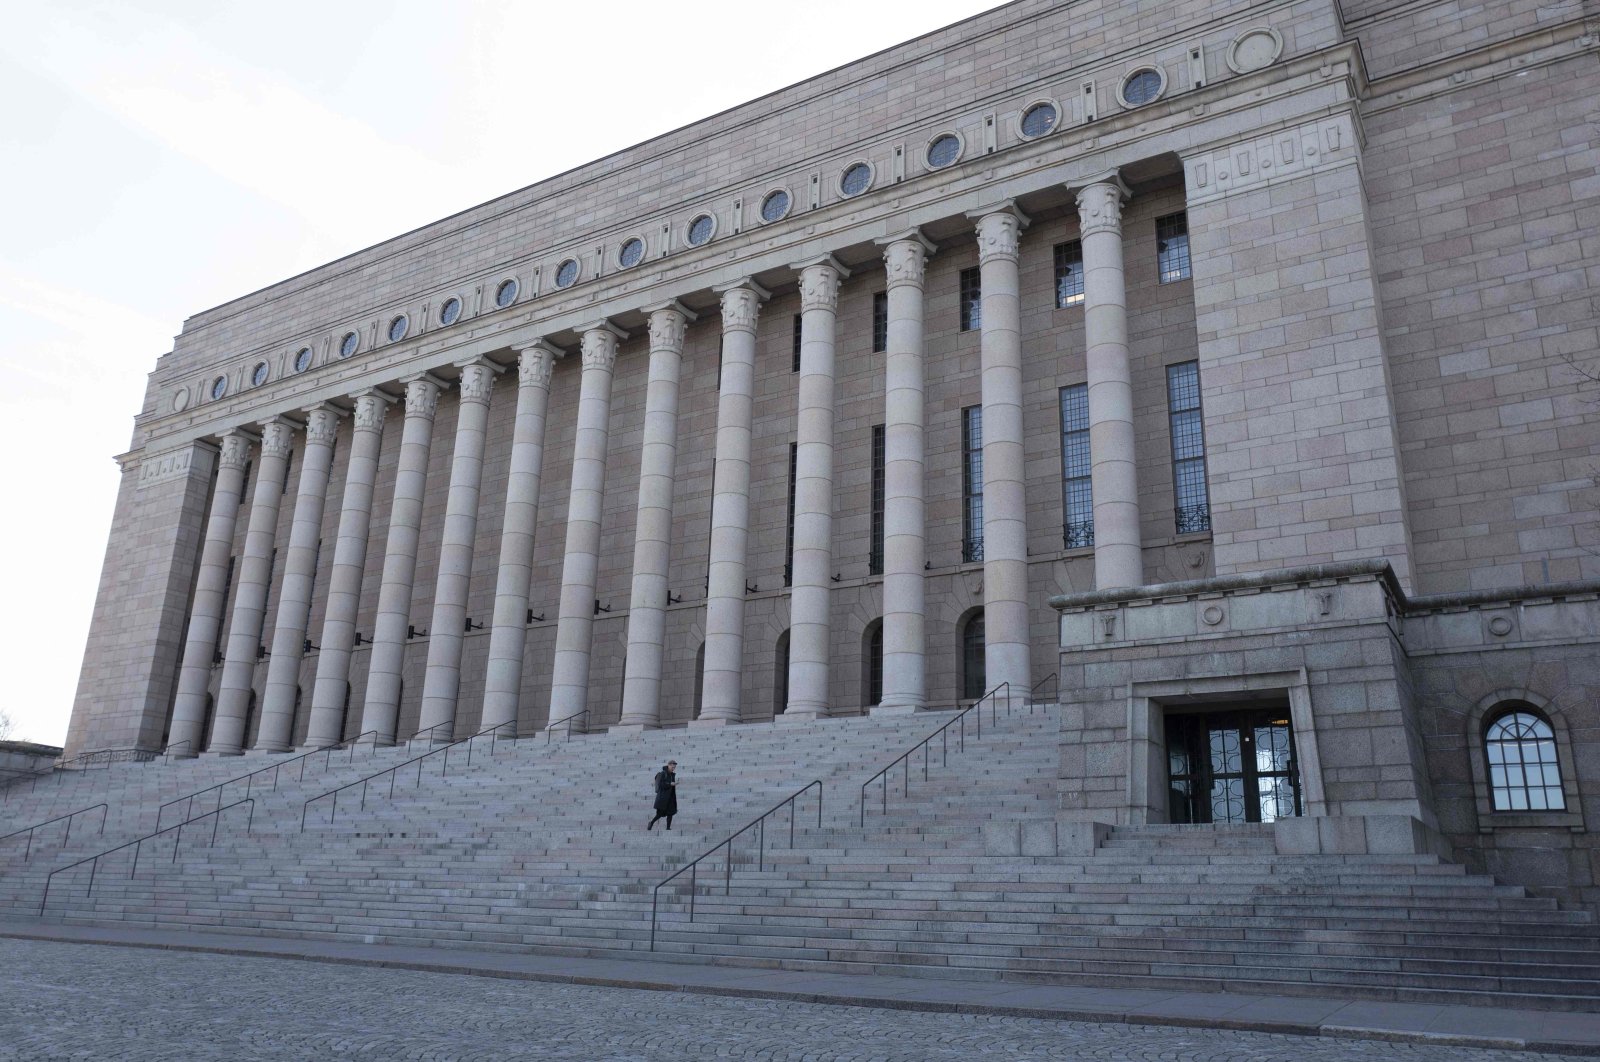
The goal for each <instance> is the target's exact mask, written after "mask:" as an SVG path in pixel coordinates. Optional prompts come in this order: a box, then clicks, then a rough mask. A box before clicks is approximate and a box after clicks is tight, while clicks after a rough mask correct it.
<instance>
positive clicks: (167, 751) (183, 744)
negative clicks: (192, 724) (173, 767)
mask: <svg viewBox="0 0 1600 1062" xmlns="http://www.w3.org/2000/svg"><path fill="white" fill-rule="evenodd" d="M180 748H182V749H192V748H194V742H192V741H190V740H189V739H188V738H184V739H183V740H182V741H174V742H172V743H171V744H169V745H163V746H162V747H161V758H162V759H163V760H167V761H168V762H171V760H172V753H173V751H174V750H176V749H180ZM190 755H191V756H198V755H199V753H198V752H192V753H190Z"/></svg>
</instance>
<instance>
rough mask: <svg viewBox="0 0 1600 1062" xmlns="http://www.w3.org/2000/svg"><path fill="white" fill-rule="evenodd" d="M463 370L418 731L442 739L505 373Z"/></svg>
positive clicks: (465, 365) (477, 367)
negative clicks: (487, 436)
mask: <svg viewBox="0 0 1600 1062" xmlns="http://www.w3.org/2000/svg"><path fill="white" fill-rule="evenodd" d="M457 367H458V368H460V369H461V379H460V381H459V388H460V394H461V404H460V410H459V412H458V414H457V417H456V445H455V451H454V453H452V455H451V457H450V493H449V496H448V500H447V501H446V505H445V513H444V541H443V542H442V543H441V544H440V546H439V576H438V579H437V581H436V582H435V583H434V593H433V621H432V622H431V623H429V624H428V669H427V672H426V673H425V675H424V677H423V680H422V715H421V718H420V719H419V720H418V722H417V729H418V730H427V729H429V728H430V727H438V728H439V730H438V736H439V737H440V738H450V737H453V736H454V734H453V733H452V730H453V728H451V727H447V726H445V725H444V724H446V723H449V722H452V721H453V720H454V719H455V717H456V698H457V694H458V693H459V692H460V689H461V649H462V643H463V641H465V639H466V624H467V591H468V589H469V588H470V586H471V583H472V547H473V543H474V542H475V541H476V540H477V537H478V494H479V486H480V484H481V483H482V482H483V444H484V427H485V425H486V423H487V422H488V419H489V396H490V394H491V393H492V392H493V391H494V378H495V377H496V376H498V375H500V374H501V373H502V372H505V366H503V365H496V364H495V363H494V362H492V361H490V360H488V359H487V358H473V359H472V360H470V361H466V362H458V363H457Z"/></svg>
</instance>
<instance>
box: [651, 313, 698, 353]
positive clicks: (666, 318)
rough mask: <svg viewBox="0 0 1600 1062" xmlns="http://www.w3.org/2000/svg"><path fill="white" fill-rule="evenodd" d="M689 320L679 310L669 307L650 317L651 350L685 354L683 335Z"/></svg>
mask: <svg viewBox="0 0 1600 1062" xmlns="http://www.w3.org/2000/svg"><path fill="white" fill-rule="evenodd" d="M688 325H689V322H688V319H687V318H685V317H684V316H683V313H682V312H681V311H679V310H678V309H676V308H674V307H672V306H667V307H663V308H662V309H659V310H656V311H655V312H654V313H652V314H651V315H650V349H651V350H670V351H673V352H674V353H680V354H681V353H682V352H683V335H684V331H685V330H686V329H687V328H688Z"/></svg>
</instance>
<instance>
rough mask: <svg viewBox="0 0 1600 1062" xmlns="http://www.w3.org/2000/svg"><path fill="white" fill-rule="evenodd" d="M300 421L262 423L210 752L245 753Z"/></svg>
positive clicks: (278, 419)
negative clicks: (285, 493)
mask: <svg viewBox="0 0 1600 1062" xmlns="http://www.w3.org/2000/svg"><path fill="white" fill-rule="evenodd" d="M295 427H296V425H295V424H293V423H292V422H290V421H288V420H285V419H284V418H282V417H273V418H271V419H270V420H265V421H262V423H261V459H260V460H259V461H257V462H256V483H255V493H254V494H253V495H252V496H251V499H250V525H249V527H248V529H247V530H246V531H245V538H244V555H243V558H242V559H241V560H240V562H239V585H238V589H237V590H236V591H235V592H234V595H233V616H232V618H231V619H230V620H229V623H228V648H227V651H226V653H225V654H224V659H223V662H222V681H221V685H220V688H219V690H218V692H217V712H216V716H215V718H213V719H212V721H211V745H210V751H212V752H217V753H221V754H223V755H233V754H235V753H239V752H243V751H244V744H245V737H246V731H247V729H248V727H249V724H250V700H251V693H252V688H253V686H254V683H255V673H256V663H257V661H258V658H259V653H260V650H261V648H262V646H261V624H262V621H263V619H264V618H265V616H266V611H267V594H268V592H269V591H270V590H271V588H272V587H271V579H272V557H273V549H274V540H275V539H276V538H277V534H278V507H279V506H280V505H281V504H282V501H283V480H284V476H285V475H286V474H287V472H288V470H289V450H290V446H291V444H292V442H293V439H294V429H295Z"/></svg>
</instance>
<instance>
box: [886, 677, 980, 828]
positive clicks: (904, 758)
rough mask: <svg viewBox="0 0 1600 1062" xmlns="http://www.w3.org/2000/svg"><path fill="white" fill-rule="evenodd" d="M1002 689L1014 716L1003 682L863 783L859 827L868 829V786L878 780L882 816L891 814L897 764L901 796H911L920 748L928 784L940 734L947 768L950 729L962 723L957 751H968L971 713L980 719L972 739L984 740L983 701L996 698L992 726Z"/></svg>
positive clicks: (923, 769)
mask: <svg viewBox="0 0 1600 1062" xmlns="http://www.w3.org/2000/svg"><path fill="white" fill-rule="evenodd" d="M1001 690H1005V691H1006V715H1010V714H1011V683H1009V682H1002V683H1000V685H998V686H996V687H995V688H994V689H992V690H990V691H989V692H988V693H985V694H984V695H983V696H982V697H979V698H978V699H977V700H976V701H974V702H972V704H970V705H968V706H967V707H966V708H965V709H963V710H962V712H961V714H960V715H958V716H956V717H955V718H954V719H952V720H950V721H949V722H947V723H945V725H944V726H941V727H940V728H939V729H938V730H935V731H934V732H933V733H931V734H929V735H928V736H927V737H925V738H923V739H922V740H921V741H919V742H917V743H916V744H915V745H913V746H911V747H910V748H909V749H907V750H906V751H904V752H902V753H901V754H900V755H898V756H896V757H895V758H894V759H892V760H890V761H889V762H888V763H887V764H885V765H884V767H883V769H882V770H880V771H879V772H878V773H877V774H875V775H873V776H872V777H871V778H868V779H867V780H866V781H865V782H862V783H861V817H860V821H859V823H858V825H860V826H862V827H865V826H866V824H867V786H869V785H871V784H872V783H873V782H876V781H877V780H878V779H879V778H882V779H883V814H885V815H887V814H888V813H889V772H890V771H892V770H894V769H895V767H896V766H897V765H899V764H902V763H903V764H905V781H904V783H903V786H904V788H903V789H902V795H907V796H908V795H910V793H911V757H912V756H914V755H915V754H916V752H917V750H918V749H921V750H922V780H923V781H924V782H926V781H927V780H928V757H929V748H928V747H929V746H930V745H931V744H932V743H933V739H934V738H936V737H938V736H939V735H941V734H943V735H944V750H943V759H942V761H941V762H942V764H943V765H944V766H948V765H949V763H950V728H951V727H953V726H955V725H956V724H957V723H960V724H961V727H960V730H959V731H958V733H959V735H960V740H961V745H960V747H959V748H958V749H957V751H958V752H964V751H966V748H967V716H969V715H972V713H974V712H977V716H976V719H977V724H978V730H977V735H976V736H975V737H974V738H973V740H975V741H977V740H981V739H982V738H983V712H982V711H980V709H981V708H982V707H983V702H984V701H987V700H990V699H991V698H993V703H991V704H990V705H989V721H990V723H991V724H993V723H994V722H995V721H996V720H997V719H998V718H999V711H998V709H999V705H1000V701H999V698H998V697H996V696H995V695H996V694H998V693H999V692H1000V691H1001Z"/></svg>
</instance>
